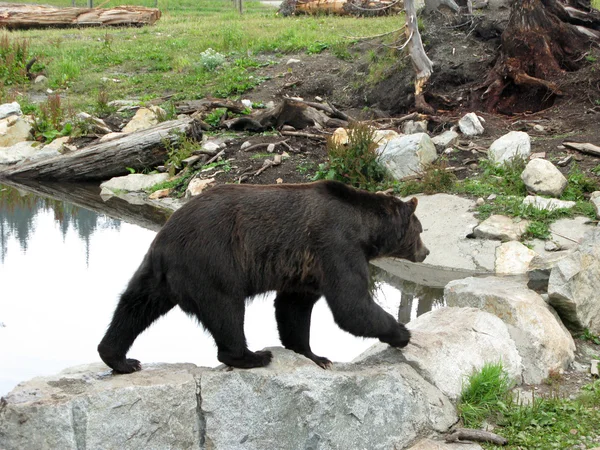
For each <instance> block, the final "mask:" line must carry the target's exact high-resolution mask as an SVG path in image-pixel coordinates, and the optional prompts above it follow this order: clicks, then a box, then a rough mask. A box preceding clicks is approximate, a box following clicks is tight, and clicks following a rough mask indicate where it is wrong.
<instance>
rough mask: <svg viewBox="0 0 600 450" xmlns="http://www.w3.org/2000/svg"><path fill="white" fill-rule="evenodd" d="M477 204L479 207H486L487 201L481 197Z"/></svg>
mask: <svg viewBox="0 0 600 450" xmlns="http://www.w3.org/2000/svg"><path fill="white" fill-rule="evenodd" d="M475 203H476V204H477V206H481V205H485V200H484V199H483V198H481V197H479V198H478V199H477V201H476V202H475Z"/></svg>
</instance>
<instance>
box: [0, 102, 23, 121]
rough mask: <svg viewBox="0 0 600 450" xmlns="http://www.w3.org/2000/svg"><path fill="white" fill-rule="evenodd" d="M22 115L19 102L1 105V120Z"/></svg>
mask: <svg viewBox="0 0 600 450" xmlns="http://www.w3.org/2000/svg"><path fill="white" fill-rule="evenodd" d="M22 114H23V113H22V112H21V105H19V104H18V103H17V102H12V103H4V104H3V105H0V119H5V118H6V117H8V116H20V115H22Z"/></svg>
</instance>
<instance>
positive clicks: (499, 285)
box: [444, 277, 575, 384]
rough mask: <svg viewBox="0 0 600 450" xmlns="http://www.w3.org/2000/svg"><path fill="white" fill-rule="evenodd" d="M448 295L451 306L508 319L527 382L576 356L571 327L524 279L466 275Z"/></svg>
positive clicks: (536, 381)
mask: <svg viewBox="0 0 600 450" xmlns="http://www.w3.org/2000/svg"><path fill="white" fill-rule="evenodd" d="M444 299H445V301H446V303H447V305H448V306H452V307H473V308H478V309H481V310H484V311H487V312H489V313H491V314H494V315H495V316H497V317H499V318H500V319H502V321H504V323H506V325H507V326H508V331H509V333H510V336H511V337H512V339H513V340H514V342H515V343H516V346H517V349H518V351H519V354H520V355H521V359H522V363H523V381H524V382H525V383H530V384H539V383H540V382H542V380H544V379H545V378H547V377H548V375H549V374H550V372H552V371H557V370H561V369H566V368H567V367H568V366H569V364H571V362H572V361H573V359H574V352H575V343H574V341H573V338H572V337H571V335H570V334H569V332H568V331H567V329H566V328H565V327H564V325H563V324H562V322H560V319H557V316H556V315H555V314H556V313H555V312H554V311H553V310H552V309H551V308H549V307H548V305H547V304H546V302H545V301H544V299H543V298H542V297H541V296H540V295H539V294H537V293H536V292H534V291H532V290H529V289H528V288H527V287H526V286H525V284H524V283H522V282H519V281H515V280H513V279H510V278H505V277H486V278H479V277H472V278H464V279H462V280H456V281H451V282H450V283H448V285H447V286H446V288H445V289H444Z"/></svg>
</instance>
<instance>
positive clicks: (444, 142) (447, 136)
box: [431, 130, 458, 152]
mask: <svg viewBox="0 0 600 450" xmlns="http://www.w3.org/2000/svg"><path fill="white" fill-rule="evenodd" d="M431 140H432V141H433V145H435V148H436V149H437V151H438V152H442V151H444V150H445V149H447V148H448V147H452V146H454V145H456V144H458V133H457V132H456V131H452V130H447V131H444V132H443V133H442V134H439V135H437V136H435V137H434V138H433V139H431Z"/></svg>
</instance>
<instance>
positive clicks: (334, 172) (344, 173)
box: [314, 123, 389, 190]
mask: <svg viewBox="0 0 600 450" xmlns="http://www.w3.org/2000/svg"><path fill="white" fill-rule="evenodd" d="M327 149H328V156H329V161H328V162H327V163H323V164H320V165H319V168H318V170H317V172H316V174H315V177H314V179H315V180H318V179H326V180H338V181H342V182H344V183H347V184H350V185H352V186H355V187H358V188H361V189H370V190H375V189H377V187H379V186H380V185H381V184H382V183H386V182H389V178H388V174H387V171H386V169H385V167H384V166H383V165H382V164H381V163H380V162H379V155H378V154H377V144H375V143H374V142H373V130H372V129H371V128H370V127H369V126H368V125H366V124H361V123H353V124H351V125H350V127H349V128H348V144H346V145H342V144H338V143H336V142H334V141H333V140H331V139H330V140H329V141H328V142H327Z"/></svg>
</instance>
